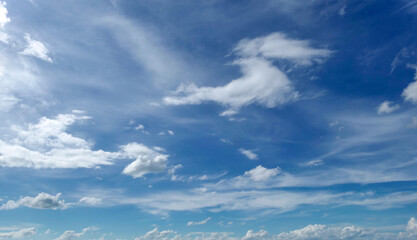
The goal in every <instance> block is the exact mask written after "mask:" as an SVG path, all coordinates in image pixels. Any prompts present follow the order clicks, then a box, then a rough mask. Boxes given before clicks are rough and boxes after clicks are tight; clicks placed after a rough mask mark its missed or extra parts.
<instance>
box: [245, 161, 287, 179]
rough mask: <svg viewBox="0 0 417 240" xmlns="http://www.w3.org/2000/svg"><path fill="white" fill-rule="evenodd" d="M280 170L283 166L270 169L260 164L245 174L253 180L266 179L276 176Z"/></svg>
mask: <svg viewBox="0 0 417 240" xmlns="http://www.w3.org/2000/svg"><path fill="white" fill-rule="evenodd" d="M280 172H281V168H279V167H276V168H272V169H268V168H265V167H262V166H261V165H259V166H257V167H256V168H254V169H252V170H249V171H247V172H245V174H244V176H246V177H249V178H250V179H252V180H253V181H265V180H268V179H269V178H272V177H275V176H276V175H278V174H279V173H280Z"/></svg>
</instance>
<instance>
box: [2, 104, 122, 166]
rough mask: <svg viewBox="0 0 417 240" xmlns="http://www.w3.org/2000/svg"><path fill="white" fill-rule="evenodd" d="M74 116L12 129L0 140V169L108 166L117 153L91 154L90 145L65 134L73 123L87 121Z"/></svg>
mask: <svg viewBox="0 0 417 240" xmlns="http://www.w3.org/2000/svg"><path fill="white" fill-rule="evenodd" d="M89 118H90V117H88V116H85V115H80V114H78V112H73V113H71V114H59V115H58V116H56V117H55V118H52V119H51V118H47V117H43V118H41V119H40V121H39V122H38V123H37V124H29V125H28V126H27V127H25V128H22V127H20V126H12V133H11V134H13V135H12V136H13V137H12V138H9V139H0V166H3V167H28V168H35V169H40V168H81V167H82V168H92V167H95V166H97V165H111V164H112V162H111V160H113V159H115V158H117V157H118V156H120V154H119V153H112V152H105V151H102V150H97V151H95V150H92V149H91V148H92V144H91V143H89V142H87V141H86V140H84V139H82V138H78V137H74V136H72V135H71V134H69V133H67V132H66V130H67V128H68V127H69V126H70V125H72V124H74V123H75V122H76V121H82V120H86V119H89Z"/></svg>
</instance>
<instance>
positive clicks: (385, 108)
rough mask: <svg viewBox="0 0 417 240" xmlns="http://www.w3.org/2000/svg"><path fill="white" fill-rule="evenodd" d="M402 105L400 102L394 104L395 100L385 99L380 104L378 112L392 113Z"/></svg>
mask: <svg viewBox="0 0 417 240" xmlns="http://www.w3.org/2000/svg"><path fill="white" fill-rule="evenodd" d="M399 108H400V105H398V104H395V105H394V104H393V102H390V101H384V102H382V103H381V105H379V107H378V109H377V112H378V114H383V113H387V114H388V113H392V112H394V111H395V110H397V109H399Z"/></svg>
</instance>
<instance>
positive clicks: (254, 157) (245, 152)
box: [239, 148, 258, 160]
mask: <svg viewBox="0 0 417 240" xmlns="http://www.w3.org/2000/svg"><path fill="white" fill-rule="evenodd" d="M239 152H240V153H242V154H243V155H245V157H247V158H249V159H250V160H257V159H258V155H257V154H256V153H254V152H252V151H251V150H247V149H243V148H239Z"/></svg>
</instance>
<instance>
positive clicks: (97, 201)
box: [79, 197, 102, 206]
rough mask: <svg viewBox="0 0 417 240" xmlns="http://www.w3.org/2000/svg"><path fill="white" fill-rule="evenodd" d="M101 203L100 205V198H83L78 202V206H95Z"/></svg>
mask: <svg viewBox="0 0 417 240" xmlns="http://www.w3.org/2000/svg"><path fill="white" fill-rule="evenodd" d="M101 203H102V200H101V199H100V198H95V197H83V198H81V199H80V201H79V204H81V205H88V206H96V205H100V204H101Z"/></svg>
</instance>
